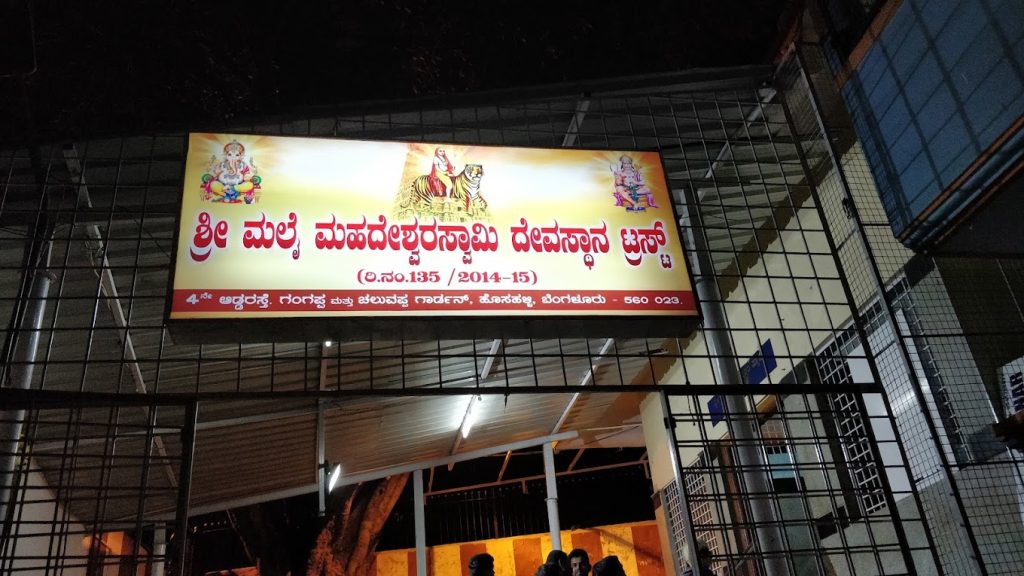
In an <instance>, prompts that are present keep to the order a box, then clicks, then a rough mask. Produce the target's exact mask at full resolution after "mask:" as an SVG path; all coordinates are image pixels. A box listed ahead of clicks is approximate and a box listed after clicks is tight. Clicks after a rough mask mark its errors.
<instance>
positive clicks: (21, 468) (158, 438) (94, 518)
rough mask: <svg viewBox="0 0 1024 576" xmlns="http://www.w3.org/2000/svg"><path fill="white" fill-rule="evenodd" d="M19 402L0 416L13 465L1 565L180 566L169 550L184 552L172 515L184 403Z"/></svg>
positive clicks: (81, 570)
mask: <svg viewBox="0 0 1024 576" xmlns="http://www.w3.org/2000/svg"><path fill="white" fill-rule="evenodd" d="M8 406H11V404H8ZM25 406H27V408H21V409H17V410H5V411H4V412H3V422H2V423H0V424H2V425H3V428H2V430H3V432H4V434H3V437H0V441H2V442H3V446H4V447H14V449H15V450H14V454H13V456H15V461H16V462H17V466H16V467H15V468H13V469H12V470H11V471H10V473H7V474H5V475H4V488H5V497H7V500H6V502H5V506H4V513H5V514H4V517H5V520H6V522H5V523H4V534H3V536H4V538H3V545H2V549H0V572H2V573H4V574H84V575H99V574H157V573H163V572H164V571H165V570H166V569H168V566H170V567H171V568H172V569H173V568H174V567H175V566H177V565H180V557H174V556H173V554H172V553H173V552H175V551H180V550H181V548H180V546H177V544H178V543H179V542H181V535H180V533H179V531H178V529H177V528H178V525H177V524H176V522H175V521H176V518H177V514H176V509H177V507H178V500H179V494H180V493H181V491H182V490H187V480H186V483H185V485H184V486H183V482H182V478H187V473H186V474H185V476H183V471H184V470H185V469H184V468H183V465H186V464H185V458H184V457H183V455H184V454H185V452H186V451H183V449H182V447H183V444H182V442H183V441H185V440H186V439H187V438H188V437H189V434H190V432H188V431H189V430H190V423H188V422H187V419H188V417H187V414H188V413H189V412H188V410H187V409H186V408H185V407H184V406H182V405H169V406H168V405H156V404H150V405H145V404H138V405H132V404H122V403H117V402H113V403H110V404H106V405H102V404H93V405H88V406H86V405H81V404H80V405H75V406H61V405H60V404H53V403H45V404H36V403H34V402H29V403H28V404H27V405H25ZM158 421H160V422H161V423H160V424H159V425H157V422H158ZM171 421H175V422H176V424H170V422H171ZM15 435H16V437H15ZM19 440H20V441H19ZM3 455H4V456H11V454H3ZM186 493H187V492H186ZM8 504H10V505H9V506H8Z"/></svg>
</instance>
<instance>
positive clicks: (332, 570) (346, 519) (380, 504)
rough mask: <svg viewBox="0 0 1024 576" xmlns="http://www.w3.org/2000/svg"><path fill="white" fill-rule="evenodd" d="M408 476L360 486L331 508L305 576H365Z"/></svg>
mask: <svg viewBox="0 0 1024 576" xmlns="http://www.w3.org/2000/svg"><path fill="white" fill-rule="evenodd" d="M408 480H409V475H408V474H401V475H397V476H389V477H388V478H385V479H383V480H377V481H375V482H369V483H365V484H360V485H359V486H358V487H356V488H355V489H354V490H352V491H351V492H350V493H349V494H348V496H347V497H346V498H345V501H344V504H342V505H340V506H332V508H334V509H336V510H338V511H337V512H335V513H333V514H331V517H330V518H329V519H328V521H327V524H326V525H325V526H324V529H323V530H322V531H321V532H320V535H319V536H318V537H317V540H316V546H315V547H314V548H313V550H312V552H310V555H309V569H308V570H307V575H308V576H365V575H366V574H367V573H368V570H369V567H370V565H371V563H372V562H373V555H374V553H375V552H376V548H377V541H378V540H379V539H380V535H381V532H382V531H383V529H384V524H385V523H386V522H387V519H388V517H389V516H390V515H391V510H392V509H393V508H394V506H395V502H397V501H398V498H399V497H400V496H401V495H402V491H403V490H405V485H406V483H407V482H408Z"/></svg>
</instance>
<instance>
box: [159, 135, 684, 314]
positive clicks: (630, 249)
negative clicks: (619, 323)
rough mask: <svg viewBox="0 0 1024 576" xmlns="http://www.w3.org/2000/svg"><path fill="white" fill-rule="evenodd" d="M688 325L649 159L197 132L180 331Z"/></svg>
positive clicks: (671, 227)
mask: <svg viewBox="0 0 1024 576" xmlns="http://www.w3.org/2000/svg"><path fill="white" fill-rule="evenodd" d="M696 315H697V310H696V306H695V304H694V298H693V291H692V287H691V284H690V277H689V273H688V270H687V266H686V262H685V260H684V256H683V249H682V246H681V244H680V241H679V235H678V232H677V226H676V219H675V215H674V212H673V208H672V200H671V198H670V196H669V192H668V189H667V187H666V181H665V175H664V169H663V167H662V164H661V158H660V156H659V155H658V153H657V152H637V151H625V152H624V151H607V150H576V149H537V148H509V147H495V146H476V145H452V144H428V143H406V142H371V141H356V140H335V139H314V138H285V137H276V136H251V135H234V134H192V135H190V137H189V149H188V157H187V161H186V167H185V184H184V197H183V200H182V207H181V223H180V230H179V235H178V245H177V256H176V264H175V271H174V285H173V297H172V304H171V308H170V318H171V319H172V320H175V319H214V318H274V317H279V318H283V317H290V318H294V317H387V316H398V317H403V318H408V317H440V316H458V317H471V316H472V317H477V316H484V317H488V316H504V317H512V316H516V317H518V316H540V317H544V316H559V317H564V316H574V317H576V316H598V317H607V316H647V317H654V316H657V317H680V316H683V317H685V316H696Z"/></svg>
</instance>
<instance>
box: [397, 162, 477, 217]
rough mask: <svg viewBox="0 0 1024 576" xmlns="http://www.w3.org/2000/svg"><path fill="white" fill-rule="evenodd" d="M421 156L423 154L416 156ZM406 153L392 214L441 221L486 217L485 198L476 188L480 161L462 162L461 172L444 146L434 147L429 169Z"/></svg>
mask: <svg viewBox="0 0 1024 576" xmlns="http://www.w3.org/2000/svg"><path fill="white" fill-rule="evenodd" d="M418 158H419V159H422V158H423V156H418ZM416 159H417V157H416V156H413V155H412V154H410V162H407V164H406V168H405V174H404V176H403V178H402V182H403V183H402V185H401V189H400V190H399V191H398V194H397V195H396V197H395V214H394V215H395V217H397V218H399V219H403V220H404V219H411V218H413V217H418V218H420V219H423V218H431V217H433V218H437V219H438V220H439V221H442V222H468V221H474V220H486V219H487V218H488V214H487V201H486V200H485V199H484V197H483V194H481V191H480V183H481V181H482V180H483V175H484V168H483V166H482V165H480V164H465V165H464V166H463V168H462V171H457V170H456V169H455V164H454V163H453V162H452V161H451V160H450V159H449V157H448V153H447V152H445V150H444V148H435V149H434V153H433V156H432V158H431V164H430V171H429V172H427V173H426V174H423V172H422V170H423V167H422V166H421V165H420V164H419V163H418V162H413V161H414V160H416Z"/></svg>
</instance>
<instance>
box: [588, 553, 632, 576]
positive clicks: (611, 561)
mask: <svg viewBox="0 0 1024 576" xmlns="http://www.w3.org/2000/svg"><path fill="white" fill-rule="evenodd" d="M594 576H626V570H625V569H624V568H623V567H622V562H619V557H618V556H606V557H604V558H602V559H601V560H600V561H598V563H597V564H594Z"/></svg>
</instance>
